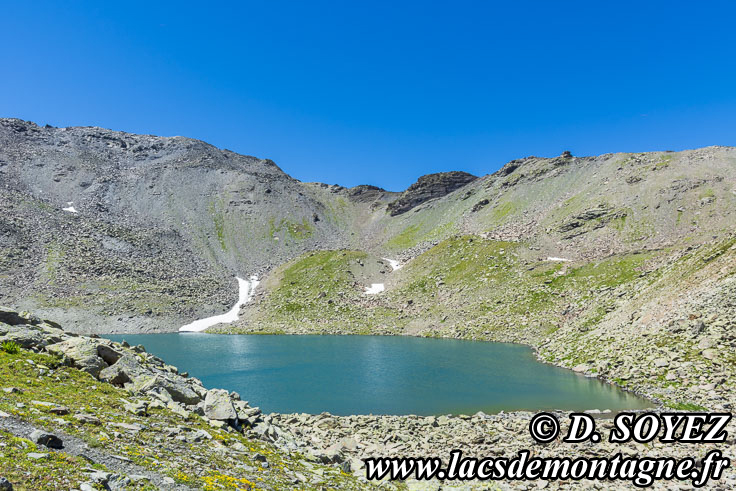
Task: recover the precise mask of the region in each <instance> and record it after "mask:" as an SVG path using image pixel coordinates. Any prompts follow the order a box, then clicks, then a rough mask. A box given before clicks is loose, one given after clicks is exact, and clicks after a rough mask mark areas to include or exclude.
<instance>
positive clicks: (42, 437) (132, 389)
mask: <svg viewBox="0 0 736 491" xmlns="http://www.w3.org/2000/svg"><path fill="white" fill-rule="evenodd" d="M6 342H12V343H15V344H17V345H18V346H19V347H20V348H21V353H23V352H28V353H35V352H38V353H40V354H48V355H52V356H53V359H55V360H57V362H58V366H57V367H56V368H52V367H50V366H46V365H41V364H39V363H36V362H33V361H32V360H30V359H26V360H25V361H24V360H23V359H22V358H18V359H17V361H14V362H13V363H14V364H15V365H13V366H15V367H18V366H20V367H22V368H24V369H25V370H27V371H31V372H32V373H33V374H34V375H35V378H36V380H38V381H41V380H44V379H51V378H52V377H56V378H59V373H62V372H63V371H65V370H66V371H68V370H72V371H73V372H75V373H78V374H79V375H80V376H82V377H83V380H86V381H87V382H85V383H87V384H89V385H90V386H89V387H88V388H87V389H85V390H86V392H85V393H82V394H77V396H81V397H83V398H88V401H89V402H88V404H87V405H85V406H83V407H69V406H65V405H64V404H62V403H59V402H57V401H55V400H54V399H55V398H56V396H57V394H55V391H57V390H59V391H60V388H59V387H57V388H55V387H54V384H51V385H50V386H48V387H44V389H45V391H46V392H45V394H46V399H47V400H42V401H38V400H34V401H32V402H30V405H32V406H33V407H34V409H35V412H31V413H30V414H27V413H24V412H23V410H24V408H25V407H26V403H19V402H15V403H14V402H13V401H14V400H16V399H17V397H20V396H22V395H23V393H24V391H29V390H31V389H30V388H28V387H26V388H25V389H20V388H17V387H15V385H18V383H19V380H15V379H13V378H10V379H9V378H6V377H4V378H3V379H2V384H1V385H2V386H3V392H2V393H1V394H0V410H3V411H4V412H3V413H2V415H1V416H2V418H0V421H2V422H3V423H2V424H0V429H6V430H8V429H12V428H13V427H14V426H13V425H12V424H8V423H7V422H8V421H20V422H22V421H26V422H28V421H31V422H35V423H40V424H43V425H45V428H43V431H40V430H39V432H37V433H31V435H30V437H31V439H32V440H33V441H34V442H35V443H37V444H38V445H39V446H40V447H51V448H54V446H59V445H63V443H61V440H62V439H61V438H58V437H57V435H58V434H60V432H64V431H67V432H68V431H70V429H74V428H76V429H77V430H78V433H77V434H78V435H79V436H80V437H82V439H85V438H86V439H87V441H91V440H90V438H94V439H97V440H99V439H102V441H104V446H105V449H106V450H109V451H111V452H115V453H117V454H118V455H120V456H121V458H122V459H127V460H129V461H131V463H135V464H137V465H139V466H140V468H141V469H142V470H148V471H150V470H155V469H167V470H168V475H166V473H163V474H162V475H165V477H166V480H165V481H164V480H163V479H164V478H163V477H161V476H159V477H161V479H160V482H159V483H158V484H157V486H158V487H171V488H174V487H177V486H183V487H185V488H186V487H187V485H190V484H194V481H192V479H193V476H196V478H198V479H210V480H212V479H215V478H214V477H212V475H213V474H212V473H211V472H210V471H211V467H212V466H213V465H216V466H217V467H218V472H219V474H217V475H230V474H232V473H233V472H235V473H236V474H237V473H240V474H238V475H239V476H247V477H238V478H234V477H233V479H241V480H244V481H242V482H243V483H244V482H245V481H248V482H250V483H254V482H255V483H256V484H255V486H254V487H261V486H259V485H258V484H257V483H258V481H257V478H255V477H253V476H254V475H258V474H262V473H264V472H265V473H268V472H272V473H273V472H278V473H279V475H278V476H273V475H272V476H271V477H272V478H273V479H275V480H274V481H272V482H274V483H280V484H272V485H271V486H270V487H271V488H272V489H274V488H275V489H282V487H281V486H284V487H289V486H292V485H293V486H298V487H306V488H308V489H313V488H320V487H323V486H329V485H330V483H332V486H337V487H338V488H339V489H350V488H361V487H368V486H382V487H396V486H399V487H403V486H407V487H408V488H410V489H451V488H454V487H464V488H478V489H488V488H489V487H488V486H487V485H484V484H483V483H479V482H476V483H463V484H462V485H459V484H458V483H440V482H433V483H425V482H415V481H411V480H409V481H407V482H405V483H391V482H382V483H374V482H371V483H369V482H368V481H366V480H365V478H364V475H365V469H364V464H363V462H362V460H361V459H364V458H368V457H376V456H382V457H407V456H413V457H430V456H439V457H441V458H443V459H448V458H449V453H450V451H451V450H461V451H462V452H463V454H464V455H465V456H475V457H498V456H508V457H511V456H514V455H515V454H516V453H517V452H519V451H521V450H525V449H528V450H530V451H531V452H532V453H533V455H536V456H543V457H549V456H567V457H572V458H574V457H582V456H585V457H592V456H612V455H614V454H616V453H619V452H620V453H622V454H623V455H624V456H634V455H639V456H652V457H664V456H670V457H678V458H682V457H686V456H693V457H696V458H698V457H702V456H704V455H705V453H707V451H708V450H711V449H713V448H719V449H721V450H722V451H723V452H724V455H726V456H731V457H732V455H731V454H732V451H733V448H734V440H733V437H730V438H729V440H728V442H727V443H726V444H721V445H714V444H707V445H698V446H693V445H688V444H674V445H673V444H662V443H659V442H653V443H650V444H637V443H634V442H631V443H627V444H611V443H608V442H607V441H606V440H605V439H604V441H602V442H600V443H590V442H588V443H584V444H566V443H562V442H561V441H560V440H559V439H558V440H556V441H553V442H551V443H549V444H544V445H542V444H538V443H536V442H535V441H534V440H533V439H532V438H531V436H530V435H529V431H528V425H529V420H530V418H531V416H532V413H528V412H513V413H500V414H496V415H487V414H483V413H477V414H475V415H458V416H449V415H448V416H430V417H420V416H412V415H408V416H368V415H362V416H344V417H341V416H334V415H330V414H328V413H323V414H319V415H308V414H263V413H262V412H261V411H260V409H258V408H257V407H252V406H251V405H250V404H249V403H248V402H246V401H244V400H243V399H242V398H241V395H239V394H236V393H233V392H228V391H227V390H224V389H216V388H210V389H208V388H205V387H204V386H203V385H202V383H201V382H200V381H199V380H197V379H196V378H194V377H190V376H188V375H187V374H186V373H180V372H179V371H178V369H177V368H176V367H173V366H170V365H167V364H166V363H165V361H164V360H161V359H160V358H158V357H156V356H154V355H151V354H150V353H147V352H146V351H145V348H144V347H143V346H128V345H127V344H125V343H123V344H121V343H114V342H111V341H109V340H106V339H101V338H95V337H86V336H79V335H76V334H72V333H68V332H66V331H64V330H63V329H62V328H61V326H59V325H58V324H55V323H53V322H49V321H44V320H41V319H39V318H36V317H34V316H32V315H29V314H26V313H19V312H15V311H12V310H9V309H2V310H0V343H6ZM1 360H2V357H0V361H1ZM18 363H20V365H18ZM14 370H16V369H15V368H14ZM18 373H19V375H20V371H18ZM21 376H22V377H24V378H25V377H27V376H28V377H30V375H27V374H25V373H24V374H23V375H21ZM28 382H31V380H28ZM94 382H97V384H102V386H104V387H101V386H99V385H96V384H94ZM34 384H35V385H41V382H34V383H33V384H30V385H31V386H32V385H34ZM101 390H102V391H110V393H111V394H112V397H115V398H117V400H118V401H120V402H118V403H117V404H118V407H117V408H115V409H113V408H110V407H99V405H98V403H97V402H96V401H97V398H98V397H99V395H98V393H99V392H100V391H101ZM90 406H93V407H95V409H94V410H93V409H91V408H90ZM11 411H14V412H15V413H17V414H10V412H11ZM111 414H115V417H114V418H110V415H111ZM164 414H165V415H167V416H166V418H164V419H162V416H161V415H164ZM556 414H557V416H558V418H559V420H560V421H561V422H562V427H563V433H564V431H565V429H566V427H567V423H566V422H567V420H568V413H565V412H558V413H556ZM121 415H123V416H124V418H123V420H119V418H120V417H121ZM593 415H594V416H595V417H596V418H598V424H599V428H600V431H601V432H602V434H608V432H610V429H611V419H610V417H611V415H610V414H606V413H596V412H593ZM62 417H63V418H64V419H62ZM170 418H175V419H174V420H173V421H172V420H171V419H170ZM734 429H735V428H734V425H733V424H731V425H730V426H729V428H728V430H729V434H730V435H733V431H734ZM57 440H59V441H57ZM253 442H260V443H258V444H255V443H253ZM254 445H263V446H262V447H258V448H256V447H255V446H254ZM144 447H147V448H144ZM132 449H133V450H132ZM37 453H38V452H37ZM42 453H43V452H42ZM185 454H187V455H189V457H186V462H185V461H183V460H182V459H185V457H184V455H185ZM27 455H30V454H27ZM46 455H49V454H48V453H47V454H46ZM145 455H152V456H155V458H153V457H151V458H152V459H153V460H151V459H149V458H142V456H145ZM272 455H277V456H278V457H277V458H278V459H279V460H280V459H287V461H288V464H283V460H280V461H281V462H282V463H280V464H277V465H273V464H274V461H275V460H276V458H274V457H272ZM39 458H40V459H45V458H47V457H39ZM133 459H137V460H135V462H133ZM289 459H290V460H289ZM153 461H155V462H157V464H152V462H153ZM185 463H186V466H185V465H184V464H185ZM213 463H215V464H213ZM187 466H188V467H187ZM269 466H270V467H269ZM278 466H282V467H278ZM274 467H275V469H274ZM264 469H265V470H264ZM269 469H270V470H269ZM284 469H286V470H284ZM264 475H265V474H264ZM171 476H173V477H171ZM133 477H135V476H133ZM133 477H131V476H129V475H124V474H120V473H115V472H106V473H105V472H101V471H98V470H94V469H93V470H92V471H90V472H89V473H88V478H89V479H88V481H85V483H86V485H87V486H92V485H95V483H96V482H97V484H100V483H102V485H104V486H107V487H108V488H109V489H124V488H125V487H126V486H131V485H134V484H135V483H136V482H137V481H136V480H135V479H133ZM284 478H285V479H286V481H285V480H283V479H284ZM147 479H148V480H143V479H139V480H140V481H141V483H143V482H149V483H150V479H152V478H151V477H150V476H149V478H147ZM254 479H255V480H254ZM103 481H104V482H103ZM200 482H202V481H200ZM212 482H214V481H212ZM287 482H288V483H289V484H288V485H286V483H287ZM116 483H117V484H116ZM120 483H122V484H120ZM123 484H124V485H123ZM497 484H499V485H500V486H501V487H503V488H520V489H527V488H529V487H530V486H531V487H532V488H536V487H547V486H551V487H558V486H560V485H562V484H564V485H565V487H566V488H597V489H611V488H622V489H624V488H628V487H630V485H629V484H627V483H626V482H615V483H591V482H586V481H582V482H566V483H557V482H551V483H547V482H546V481H539V482H537V483H523V482H521V483H520V482H506V483H497ZM686 484H687V483H684V484H683V485H682V487H683V488H685V487H688V486H687V485H686ZM249 486H250V485H249ZM673 486H674V483H672V482H662V483H656V484H655V486H654V487H655V488H662V489H665V488H666V489H671V488H672V487H673ZM734 486H736V474H734V473H733V471H732V470H728V471H727V474H726V476H725V477H724V479H722V480H721V481H719V482H718V483H716V484H715V485H714V488H720V489H728V488H732V487H734ZM195 487H197V486H196V485H195ZM204 487H206V486H204ZM244 487H245V486H244ZM266 487H267V488H268V487H269V486H266ZM491 487H493V486H491ZM81 489H89V488H84V487H82V488H81ZM212 489H215V487H213V488H212Z"/></svg>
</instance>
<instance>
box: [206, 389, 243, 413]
mask: <svg viewBox="0 0 736 491" xmlns="http://www.w3.org/2000/svg"><path fill="white" fill-rule="evenodd" d="M204 415H205V416H206V417H207V418H209V419H214V420H218V421H227V420H231V419H232V420H235V419H237V418H238V414H237V413H236V412H235V408H234V407H233V402H232V399H230V394H229V393H228V391H226V390H224V389H212V390H210V391H208V392H207V397H205V399H204Z"/></svg>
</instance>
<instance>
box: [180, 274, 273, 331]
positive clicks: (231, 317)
mask: <svg viewBox="0 0 736 491" xmlns="http://www.w3.org/2000/svg"><path fill="white" fill-rule="evenodd" d="M235 279H237V280H238V286H239V288H240V292H239V294H238V303H236V304H235V305H234V306H233V308H232V309H230V311H229V312H228V313H226V314H221V315H215V316H213V317H207V318H206V319H200V320H197V321H194V322H192V323H191V324H187V325H186V326H182V327H180V328H179V332H201V331H204V330H205V329H207V328H208V327H212V326H214V325H216V324H230V323H231V322H235V321H236V320H238V318H239V315H238V314H240V307H242V306H243V305H245V304H246V303H248V302H250V301H251V300H253V295H255V291H256V287H257V286H258V283H260V282H259V281H258V276H255V275H253V276H251V277H250V279H249V280H244V279H243V278H237V277H236V278H235Z"/></svg>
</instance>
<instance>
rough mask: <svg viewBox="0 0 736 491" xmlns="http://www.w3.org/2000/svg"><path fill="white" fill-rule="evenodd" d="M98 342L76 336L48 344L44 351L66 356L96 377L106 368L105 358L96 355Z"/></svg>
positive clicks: (76, 365) (97, 340) (78, 366)
mask: <svg viewBox="0 0 736 491" xmlns="http://www.w3.org/2000/svg"><path fill="white" fill-rule="evenodd" d="M100 344H101V342H100V340H99V339H91V338H84V337H76V338H69V339H67V340H66V341H62V342H60V343H56V344H52V345H49V346H47V347H46V351H48V352H49V353H52V354H56V355H59V356H66V357H68V358H69V359H70V360H72V363H73V364H74V366H75V367H77V368H79V369H80V370H82V371H85V372H87V373H89V374H90V375H92V376H93V377H97V376H99V374H100V372H101V371H102V370H103V369H104V368H107V363H105V360H103V359H102V358H100V357H99V356H98V355H97V353H98V347H99V345H100Z"/></svg>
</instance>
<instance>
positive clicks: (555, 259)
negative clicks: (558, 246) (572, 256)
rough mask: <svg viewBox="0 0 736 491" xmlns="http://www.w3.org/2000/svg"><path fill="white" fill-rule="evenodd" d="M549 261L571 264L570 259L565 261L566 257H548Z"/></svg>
mask: <svg viewBox="0 0 736 491" xmlns="http://www.w3.org/2000/svg"><path fill="white" fill-rule="evenodd" d="M547 261H557V262H563V263H567V262H570V260H569V259H565V258H564V257H552V256H550V257H548V258H547Z"/></svg>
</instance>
